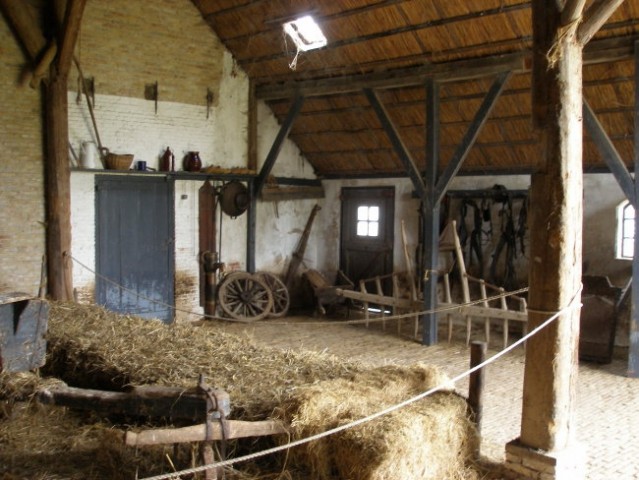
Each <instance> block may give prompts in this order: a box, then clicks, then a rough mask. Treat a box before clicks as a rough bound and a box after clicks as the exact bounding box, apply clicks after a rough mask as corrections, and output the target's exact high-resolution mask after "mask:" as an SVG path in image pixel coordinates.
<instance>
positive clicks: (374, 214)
mask: <svg viewBox="0 0 639 480" xmlns="http://www.w3.org/2000/svg"><path fill="white" fill-rule="evenodd" d="M378 235H379V207H378V206H376V205H360V206H359V207H357V236H358V237H377V236H378Z"/></svg>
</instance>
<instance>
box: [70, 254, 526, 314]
mask: <svg viewBox="0 0 639 480" xmlns="http://www.w3.org/2000/svg"><path fill="white" fill-rule="evenodd" d="M71 259H72V260H73V261H74V262H76V263H77V264H78V265H80V266H81V267H82V268H84V269H85V270H87V271H88V272H90V273H92V274H94V275H95V276H96V277H98V278H100V279H102V280H104V281H105V282H107V283H110V284H111V285H114V286H115V287H117V288H119V289H120V290H122V291H125V292H128V293H130V294H132V295H135V296H136V297H138V298H141V299H143V300H146V301H148V302H151V303H154V304H156V305H160V306H163V307H167V308H169V309H172V310H174V311H176V312H182V313H186V314H188V315H193V316H197V317H204V318H208V319H210V320H220V321H224V322H234V323H243V324H246V323H247V322H244V321H242V320H237V319H234V318H225V317H218V316H216V315H210V314H206V313H200V312H195V311H193V310H187V309H184V308H178V307H176V306H174V305H170V304H168V303H166V302H162V301H161V300H157V299H155V298H149V297H147V296H145V295H142V294H141V293H138V292H136V291H135V290H132V289H130V288H127V287H125V286H123V285H121V284H119V283H118V282H116V281H114V280H111V279H110V278H108V277H105V276H104V275H101V274H99V273H98V272H96V271H95V270H92V269H91V268H89V267H88V266H87V265H85V264H84V263H82V262H81V261H80V260H78V259H77V258H75V257H73V256H71ZM527 291H528V287H524V288H520V289H518V290H513V291H511V292H503V293H498V294H496V295H493V296H491V297H486V298H481V299H478V300H472V301H469V302H465V303H456V304H454V305H447V306H444V307H437V308H432V309H429V310H421V311H417V312H409V313H402V314H397V315H388V316H383V317H382V316H380V317H375V318H368V319H365V318H361V319H356V320H340V321H339V324H340V325H359V324H364V323H376V322H385V321H387V320H401V319H403V318H412V317H416V316H421V315H430V314H437V313H446V312H452V311H455V310H461V309H463V308H465V307H472V306H474V305H479V304H480V303H485V302H492V301H493V300H499V299H501V298H507V297H510V296H513V295H519V294H521V293H525V292H527ZM268 323H269V324H270V325H296V324H297V323H296V322H283V321H275V320H269V322H268ZM336 323H337V322H335V321H334V320H333V321H329V320H311V321H305V322H304V325H335V324H336Z"/></svg>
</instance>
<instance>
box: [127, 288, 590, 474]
mask: <svg viewBox="0 0 639 480" xmlns="http://www.w3.org/2000/svg"><path fill="white" fill-rule="evenodd" d="M581 290H582V287H580V288H579V290H577V292H576V293H575V295H574V296H573V297H572V299H571V300H570V303H569V304H568V305H567V306H566V307H564V308H562V309H561V310H559V311H557V312H555V313H554V314H553V315H552V316H551V317H549V318H547V319H546V320H545V321H544V322H543V323H541V324H540V325H539V326H537V327H536V328H534V329H533V330H531V331H530V332H528V333H527V334H526V335H524V336H523V337H522V338H520V339H519V340H517V341H516V342H514V343H513V344H512V345H510V346H508V347H506V348H504V349H503V350H501V351H499V352H497V353H496V354H495V355H493V356H492V357H490V358H488V359H486V360H484V361H483V362H481V363H480V364H478V365H476V366H474V367H472V368H470V369H468V370H466V371H465V372H462V373H460V374H459V375H457V376H456V377H453V378H452V379H451V380H449V381H447V382H444V383H441V384H439V385H437V386H435V387H433V388H431V389H430V390H427V391H425V392H422V393H420V394H419V395H416V396H414V397H411V398H409V399H408V400H404V401H403V402H400V403H397V404H395V405H392V406H390V407H388V408H385V409H383V410H380V411H378V412H376V413H373V414H371V415H369V416H367V417H363V418H360V419H358V420H355V421H353V422H350V423H347V424H345V425H340V426H339V427H335V428H332V429H330V430H326V431H324V432H320V433H317V434H315V435H311V436H310V437H306V438H301V439H299V440H295V441H293V442H289V443H286V444H284V445H280V446H277V447H273V448H268V449H266V450H262V451H260V452H255V453H251V454H248V455H244V456H241V457H237V458H234V459H229V460H224V461H221V462H216V463H211V464H208V465H202V466H199V467H193V468H189V469H185V470H181V471H178V472H173V473H167V474H162V475H156V476H153V477H145V478H143V479H140V480H164V479H171V478H176V479H177V478H179V477H180V475H189V474H192V473H198V472H202V471H204V470H208V469H212V468H222V467H228V466H231V465H234V464H236V463H242V462H247V461H249V460H254V459H256V458H260V457H264V456H267V455H272V454H274V453H278V452H281V451H283V450H288V449H290V448H293V447H298V446H300V445H304V444H306V443H310V442H313V441H316V440H320V439H322V438H324V437H328V436H330V435H334V434H336V433H339V432H342V431H344V430H348V429H351V428H355V427H357V426H359V425H362V424H364V423H367V422H370V421H372V420H375V419H377V418H379V417H382V416H384V415H388V414H389V413H392V412H394V411H397V410H399V409H401V408H404V407H406V406H408V405H410V404H413V403H415V402H417V401H419V400H422V399H424V398H426V397H428V396H429V395H432V394H433V393H436V392H438V391H440V390H444V389H448V388H449V386H450V385H451V384H455V383H457V382H458V381H460V380H462V379H463V378H466V377H468V376H470V375H471V374H472V373H474V372H476V371H477V370H479V369H481V368H484V367H485V366H487V365H489V364H491V363H493V362H495V361H496V360H498V359H499V358H501V357H503V356H504V355H506V354H507V353H508V352H510V351H512V350H513V349H515V348H516V347H518V346H519V345H521V344H522V343H524V342H526V341H527V340H528V339H529V338H531V337H533V336H534V335H536V334H537V333H539V332H540V331H541V330H543V329H544V328H546V327H547V326H548V325H550V324H551V323H552V322H554V321H555V320H556V319H557V318H559V317H560V316H561V315H563V314H564V313H567V312H568V311H569V310H570V309H572V308H574V307H576V306H577V302H576V300H577V299H578V298H579V295H580V294H581ZM579 307H581V304H579Z"/></svg>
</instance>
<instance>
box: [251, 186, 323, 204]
mask: <svg viewBox="0 0 639 480" xmlns="http://www.w3.org/2000/svg"><path fill="white" fill-rule="evenodd" d="M261 198H262V200H263V201H265V202H268V201H277V200H299V199H309V198H324V187H322V186H321V185H320V186H317V187H315V186H304V185H300V186H295V185H293V186H279V185H278V186H275V187H271V186H268V185H267V186H265V187H263V188H262V196H261Z"/></svg>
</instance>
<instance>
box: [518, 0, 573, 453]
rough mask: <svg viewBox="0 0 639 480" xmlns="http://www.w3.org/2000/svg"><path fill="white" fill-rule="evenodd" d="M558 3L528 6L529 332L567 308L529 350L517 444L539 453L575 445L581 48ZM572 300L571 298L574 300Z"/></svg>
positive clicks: (540, 0) (532, 341)
mask: <svg viewBox="0 0 639 480" xmlns="http://www.w3.org/2000/svg"><path fill="white" fill-rule="evenodd" d="M560 16H561V12H560V11H558V10H557V5H556V2H547V1H546V0H535V1H533V22H534V29H535V32H536V34H535V35H534V42H535V47H534V51H535V56H534V57H533V58H534V60H533V61H534V62H536V63H535V64H534V66H533V75H534V79H533V88H535V89H538V90H537V91H538V92H540V93H541V95H538V96H535V97H534V104H533V112H534V113H533V114H534V115H535V118H534V121H535V123H536V126H537V128H538V131H539V133H540V139H541V143H542V146H543V152H542V158H541V159H540V164H539V166H538V168H537V171H536V172H535V173H534V174H533V175H532V180H531V192H530V201H531V208H530V212H531V215H530V232H531V246H530V264H531V266H530V277H529V284H530V293H529V300H528V304H529V310H528V311H529V316H528V320H529V330H532V329H533V328H535V327H536V326H538V325H539V324H541V323H542V322H543V321H545V320H546V319H547V318H548V317H549V316H551V315H552V314H553V313H554V312H557V311H559V310H562V309H564V308H566V307H569V306H571V305H572V307H571V308H570V309H569V310H567V311H566V312H565V313H563V314H562V315H560V316H559V318H558V319H557V320H556V321H555V322H553V323H552V324H551V325H550V326H548V327H547V328H545V329H544V330H542V331H541V332H540V333H539V334H538V335H536V336H534V337H533V338H531V339H530V340H529V341H528V342H529V343H528V345H527V349H526V367H525V375H524V399H523V415H522V425H521V438H520V440H521V442H522V443H523V444H524V445H526V446H529V447H533V448H537V449H541V450H544V451H551V450H561V449H564V448H566V447H567V446H568V445H569V443H570V441H571V439H572V433H573V432H572V430H573V424H574V419H573V413H574V410H575V409H574V407H575V405H574V403H575V398H576V395H575V385H576V378H577V342H578V336H579V308H578V306H579V298H580V293H579V292H580V286H581V262H582V245H581V243H582V197H583V178H582V177H583V176H582V131H583V127H582V121H581V118H582V82H581V78H582V77H581V69H582V46H581V44H580V43H579V42H578V41H577V39H576V29H572V30H570V29H566V30H563V33H564V35H563V36H562V35H558V32H560ZM575 297H576V298H575Z"/></svg>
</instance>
